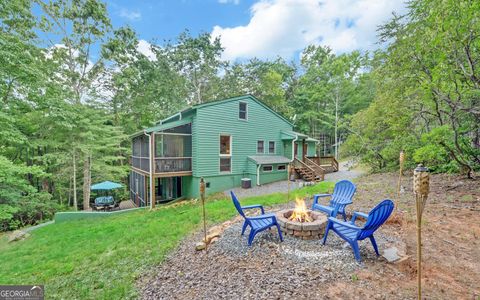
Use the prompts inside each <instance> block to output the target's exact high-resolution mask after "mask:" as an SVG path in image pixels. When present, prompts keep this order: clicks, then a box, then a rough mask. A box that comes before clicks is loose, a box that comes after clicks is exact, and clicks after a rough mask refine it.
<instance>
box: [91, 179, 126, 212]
mask: <svg viewBox="0 0 480 300" xmlns="http://www.w3.org/2000/svg"><path fill="white" fill-rule="evenodd" d="M122 187H123V185H121V184H120V183H116V182H112V181H104V182H100V183H96V184H94V185H92V186H91V187H90V189H91V190H92V191H96V192H99V191H105V195H104V196H101V197H97V198H95V203H94V204H93V208H94V209H97V210H98V209H103V210H107V209H109V208H115V207H117V206H118V203H117V202H116V201H115V199H114V198H113V196H112V195H108V194H109V193H108V191H111V190H115V189H119V188H122Z"/></svg>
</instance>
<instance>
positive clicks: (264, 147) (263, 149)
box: [256, 140, 265, 154]
mask: <svg viewBox="0 0 480 300" xmlns="http://www.w3.org/2000/svg"><path fill="white" fill-rule="evenodd" d="M258 142H263V152H258ZM256 147H257V154H265V140H257V145H256Z"/></svg>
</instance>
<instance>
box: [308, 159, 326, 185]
mask: <svg viewBox="0 0 480 300" xmlns="http://www.w3.org/2000/svg"><path fill="white" fill-rule="evenodd" d="M305 162H306V165H308V166H310V167H311V168H312V169H314V171H315V174H316V175H318V176H320V177H321V178H322V181H323V180H324V179H325V173H327V172H326V170H325V169H324V168H322V167H321V166H319V165H317V164H316V163H315V162H314V161H313V160H311V159H309V158H308V157H305Z"/></svg>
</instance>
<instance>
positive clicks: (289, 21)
mask: <svg viewBox="0 0 480 300" xmlns="http://www.w3.org/2000/svg"><path fill="white" fill-rule="evenodd" d="M219 1H229V0H219ZM250 10H251V18H250V21H249V23H248V24H246V25H244V26H237V27H226V28H224V27H221V26H215V27H214V28H213V31H212V36H213V37H220V39H221V42H222V45H223V47H225V52H224V58H225V59H228V60H235V59H237V58H251V57H254V56H256V57H259V58H272V57H275V56H277V55H280V56H282V57H285V58H292V57H293V55H294V54H295V53H296V52H297V51H299V50H302V49H303V48H304V47H305V46H307V45H309V44H321V45H326V46H330V47H331V48H332V49H333V50H334V51H335V52H337V53H342V52H347V51H352V50H355V49H360V50H369V49H373V48H375V47H377V45H375V43H376V41H377V36H376V34H377V33H376V29H377V26H378V25H381V24H382V23H383V22H385V21H387V20H388V19H389V18H390V17H391V13H392V11H396V12H399V13H402V12H404V10H405V4H404V3H403V2H402V1H399V0H324V1H322V2H319V1H318V0H260V1H258V2H257V3H255V4H254V5H253V6H252V7H251V8H250Z"/></svg>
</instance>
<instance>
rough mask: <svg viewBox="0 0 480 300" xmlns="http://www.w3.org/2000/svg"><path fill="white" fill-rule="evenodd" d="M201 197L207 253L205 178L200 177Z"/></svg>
mask: <svg viewBox="0 0 480 300" xmlns="http://www.w3.org/2000/svg"><path fill="white" fill-rule="evenodd" d="M200 199H201V200H202V211H203V241H204V243H205V253H206V252H207V247H208V245H207V220H206V218H205V180H204V179H203V177H202V178H200Z"/></svg>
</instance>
